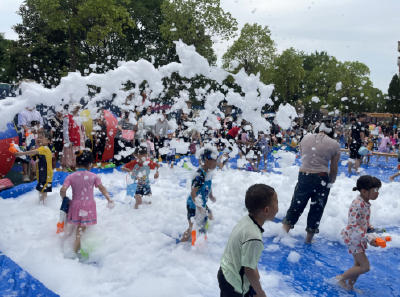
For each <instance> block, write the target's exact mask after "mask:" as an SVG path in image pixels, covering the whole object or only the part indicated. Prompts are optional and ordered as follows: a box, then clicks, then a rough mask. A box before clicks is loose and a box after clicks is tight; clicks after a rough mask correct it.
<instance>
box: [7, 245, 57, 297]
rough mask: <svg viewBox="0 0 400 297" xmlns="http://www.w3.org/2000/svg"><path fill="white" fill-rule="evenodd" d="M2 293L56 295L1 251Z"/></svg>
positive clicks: (33, 296) (36, 296)
mask: <svg viewBox="0 0 400 297" xmlns="http://www.w3.org/2000/svg"><path fill="white" fill-rule="evenodd" d="M0 294H1V296H2V297H6V296H7V297H8V296H9V297H20V296H24V297H39V296H41V297H56V296H59V295H57V294H55V293H53V292H52V291H50V290H49V289H48V288H46V287H45V286H44V285H43V284H42V283H41V282H39V281H38V280H37V279H36V278H34V277H33V276H31V275H30V274H29V273H28V272H26V271H25V270H23V269H22V268H21V267H19V266H18V265H17V264H16V263H15V262H14V261H12V260H11V259H10V258H8V257H7V256H6V255H4V254H2V253H1V252H0Z"/></svg>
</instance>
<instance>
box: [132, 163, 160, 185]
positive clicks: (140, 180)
mask: <svg viewBox="0 0 400 297" xmlns="http://www.w3.org/2000/svg"><path fill="white" fill-rule="evenodd" d="M124 167H125V168H128V169H129V170H132V171H133V173H134V174H135V175H133V176H132V178H135V179H137V184H138V185H137V186H138V187H145V186H148V185H150V179H149V175H150V169H152V170H153V169H155V168H156V167H157V163H155V162H153V161H151V160H150V159H147V160H146V161H144V163H143V165H141V164H139V162H138V161H137V159H135V160H133V161H131V162H129V163H127V164H125V165H124Z"/></svg>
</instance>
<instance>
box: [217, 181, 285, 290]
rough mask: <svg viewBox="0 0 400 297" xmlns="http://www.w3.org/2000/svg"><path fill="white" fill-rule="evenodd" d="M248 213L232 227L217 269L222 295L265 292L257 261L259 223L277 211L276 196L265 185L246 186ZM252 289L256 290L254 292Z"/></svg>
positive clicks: (259, 247) (261, 247) (260, 237)
mask: <svg viewBox="0 0 400 297" xmlns="http://www.w3.org/2000/svg"><path fill="white" fill-rule="evenodd" d="M245 204H246V208H247V210H248V211H249V214H248V215H246V216H244V217H243V218H242V219H241V220H240V221H239V222H238V223H237V225H236V226H235V227H234V228H233V230H232V233H231V235H230V236H229V240H228V243H227V244H226V247H225V251H224V254H223V255H222V259H221V267H220V269H219V271H218V283H219V288H220V290H221V297H228V296H229V297H235V296H237V297H239V296H245V297H250V296H254V295H255V296H257V297H266V296H267V295H266V294H265V292H264V291H263V289H262V288H261V284H260V281H259V279H260V275H259V273H258V269H257V263H258V261H259V259H260V256H261V253H262V251H263V250H264V243H263V241H262V233H263V232H264V229H263V228H262V226H263V225H264V223H265V222H266V221H272V220H273V219H274V218H275V215H276V213H277V212H278V195H277V194H276V192H275V190H274V189H273V188H271V187H270V186H267V185H265V184H255V185H252V186H251V187H250V188H248V190H247V192H246V197H245ZM254 291H255V293H254Z"/></svg>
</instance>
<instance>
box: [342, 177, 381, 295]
mask: <svg viewBox="0 0 400 297" xmlns="http://www.w3.org/2000/svg"><path fill="white" fill-rule="evenodd" d="M381 185H382V183H381V181H380V180H379V179H377V178H376V177H373V176H370V175H364V176H361V177H360V178H359V179H358V180H357V187H355V188H353V191H359V192H360V195H358V196H357V198H356V199H354V200H353V202H352V203H351V205H350V209H349V221H348V224H347V227H346V228H344V229H343V230H342V233H341V235H342V238H343V241H344V244H345V245H346V246H347V247H348V249H349V253H350V254H352V255H353V258H354V266H353V267H351V268H350V269H349V270H347V271H346V272H345V273H343V274H341V275H338V276H336V279H337V281H338V283H339V285H340V286H342V287H344V288H346V289H353V286H354V284H355V283H356V281H357V278H358V277H359V276H360V275H361V274H364V273H366V272H368V271H369V261H368V258H367V255H366V254H365V250H366V249H367V246H368V243H369V244H370V245H371V246H374V247H377V244H376V242H375V237H374V236H373V235H371V234H369V233H367V231H368V229H373V227H372V225H371V224H370V222H369V220H370V217H371V204H370V200H372V201H373V200H376V199H377V198H378V196H379V188H380V187H381Z"/></svg>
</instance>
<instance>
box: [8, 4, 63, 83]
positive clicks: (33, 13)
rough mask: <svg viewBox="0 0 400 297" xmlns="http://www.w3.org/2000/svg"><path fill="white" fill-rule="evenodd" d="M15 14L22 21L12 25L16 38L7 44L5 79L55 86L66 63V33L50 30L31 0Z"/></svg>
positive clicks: (12, 81)
mask: <svg viewBox="0 0 400 297" xmlns="http://www.w3.org/2000/svg"><path fill="white" fill-rule="evenodd" d="M17 14H18V15H19V16H20V17H21V19H22V23H19V24H16V25H15V26H13V30H14V32H15V33H16V34H17V35H18V40H17V41H14V40H12V41H10V42H9V43H8V45H7V52H6V58H7V60H8V67H7V68H6V71H5V72H6V73H5V75H3V77H4V79H5V81H6V82H9V83H17V82H18V81H20V80H21V79H24V78H25V79H33V80H35V81H37V82H39V83H43V84H44V85H46V86H48V87H50V86H51V85H57V84H58V83H59V80H60V78H61V76H62V72H63V70H64V71H66V69H67V68H68V65H69V63H68V43H67V42H66V41H65V39H66V38H67V35H66V34H65V33H64V32H63V31H59V30H53V29H51V28H50V27H49V26H48V25H47V23H46V22H45V21H44V20H43V19H41V18H40V15H39V13H38V12H37V10H36V7H35V5H33V3H32V2H31V1H25V2H24V3H23V4H22V5H21V6H20V7H19V10H18V12H17Z"/></svg>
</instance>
